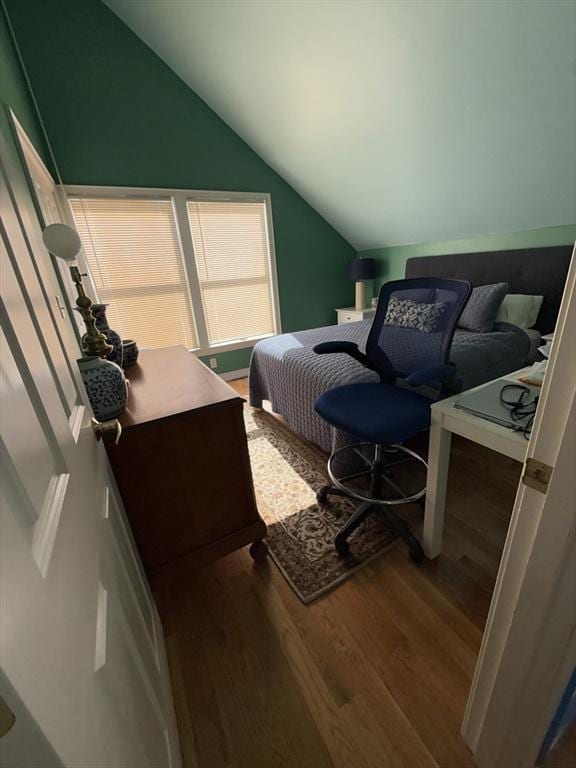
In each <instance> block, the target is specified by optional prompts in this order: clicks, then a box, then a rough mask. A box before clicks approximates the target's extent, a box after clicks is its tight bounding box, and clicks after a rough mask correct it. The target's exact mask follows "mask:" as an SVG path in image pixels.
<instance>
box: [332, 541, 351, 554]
mask: <svg viewBox="0 0 576 768" xmlns="http://www.w3.org/2000/svg"><path fill="white" fill-rule="evenodd" d="M334 546H335V547H336V552H338V554H339V555H340V557H348V555H349V554H350V547H349V545H348V542H347V541H338V539H336V540H335V541H334Z"/></svg>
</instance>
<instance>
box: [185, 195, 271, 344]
mask: <svg viewBox="0 0 576 768" xmlns="http://www.w3.org/2000/svg"><path fill="white" fill-rule="evenodd" d="M187 207H188V216H189V220H190V229H191V232H192V241H193V246H194V258H195V261H196V269H197V273H198V279H199V284H200V292H201V295H202V303H203V308H204V317H205V321H206V330H207V334H208V341H209V343H210V344H220V343H224V342H228V341H236V340H241V339H249V338H254V337H258V336H265V335H269V334H273V333H275V331H276V329H275V322H274V308H273V296H272V279H271V274H270V252H269V240H268V230H267V222H266V207H265V203H264V202H259V201H258V202H248V201H246V202H243V201H241V202H238V201H233V200H232V201H205V200H188V202H187Z"/></svg>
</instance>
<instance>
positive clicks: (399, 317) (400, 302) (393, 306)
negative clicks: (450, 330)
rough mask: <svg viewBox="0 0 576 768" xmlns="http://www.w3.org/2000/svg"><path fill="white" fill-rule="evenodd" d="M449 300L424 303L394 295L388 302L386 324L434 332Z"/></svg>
mask: <svg viewBox="0 0 576 768" xmlns="http://www.w3.org/2000/svg"><path fill="white" fill-rule="evenodd" d="M446 306H447V302H445V301H439V302H438V303H436V304H423V303H421V302H419V301H412V299H396V298H395V297H394V296H392V297H391V298H390V301H389V302H388V308H387V310H386V317H385V318H384V325H395V326H397V327H399V328H412V329H414V330H415V331H422V332H424V333H432V331H435V330H436V328H437V326H438V322H439V320H440V318H441V317H442V315H443V314H444V311H445V309H446Z"/></svg>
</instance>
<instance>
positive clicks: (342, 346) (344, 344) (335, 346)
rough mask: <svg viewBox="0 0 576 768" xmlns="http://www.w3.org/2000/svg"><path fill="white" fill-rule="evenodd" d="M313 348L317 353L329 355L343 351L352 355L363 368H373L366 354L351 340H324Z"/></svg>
mask: <svg viewBox="0 0 576 768" xmlns="http://www.w3.org/2000/svg"><path fill="white" fill-rule="evenodd" d="M313 349H314V352H316V354H317V355H329V354H337V353H339V352H343V353H344V354H346V355H350V357H353V358H354V360H357V361H358V362H359V363H361V364H362V365H363V366H364V367H365V368H370V370H374V369H373V367H372V365H371V364H370V361H369V360H368V358H367V357H366V355H365V354H363V353H362V352H360V350H359V349H358V344H354V342H353V341H324V342H322V343H321V344H316V346H315V347H313Z"/></svg>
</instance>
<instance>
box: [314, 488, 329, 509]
mask: <svg viewBox="0 0 576 768" xmlns="http://www.w3.org/2000/svg"><path fill="white" fill-rule="evenodd" d="M316 501H317V502H318V504H320V506H321V507H323V506H324V505H325V504H327V503H328V489H327V488H320V490H319V491H318V493H317V494H316Z"/></svg>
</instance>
